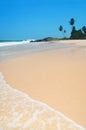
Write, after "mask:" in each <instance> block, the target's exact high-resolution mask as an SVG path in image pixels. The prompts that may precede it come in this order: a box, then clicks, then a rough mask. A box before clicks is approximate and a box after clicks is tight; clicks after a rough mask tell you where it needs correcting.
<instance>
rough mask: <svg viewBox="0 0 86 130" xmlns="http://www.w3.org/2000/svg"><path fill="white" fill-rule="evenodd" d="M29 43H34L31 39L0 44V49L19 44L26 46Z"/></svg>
mask: <svg viewBox="0 0 86 130" xmlns="http://www.w3.org/2000/svg"><path fill="white" fill-rule="evenodd" d="M30 41H34V40H33V39H31V40H25V41H18V42H17V41H16V42H0V47H4V46H13V45H21V44H26V43H30Z"/></svg>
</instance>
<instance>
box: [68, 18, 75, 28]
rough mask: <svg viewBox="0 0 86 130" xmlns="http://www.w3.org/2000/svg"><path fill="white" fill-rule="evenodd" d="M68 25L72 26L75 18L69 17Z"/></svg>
mask: <svg viewBox="0 0 86 130" xmlns="http://www.w3.org/2000/svg"><path fill="white" fill-rule="evenodd" d="M69 23H70V25H71V26H72V27H73V25H74V23H75V20H74V18H71V19H70V21H69Z"/></svg>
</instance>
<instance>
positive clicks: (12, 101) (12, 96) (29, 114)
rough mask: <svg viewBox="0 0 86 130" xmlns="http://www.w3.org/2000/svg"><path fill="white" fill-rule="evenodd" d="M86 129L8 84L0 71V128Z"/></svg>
mask: <svg viewBox="0 0 86 130" xmlns="http://www.w3.org/2000/svg"><path fill="white" fill-rule="evenodd" d="M15 129H16V130H86V129H85V128H83V127H82V126H80V125H78V124H77V123H75V122H74V121H72V120H70V119H69V118H67V117H66V116H64V115H63V114H62V113H60V112H58V111H56V110H54V109H53V108H51V107H49V106H48V105H47V104H45V103H42V102H39V101H36V100H33V99H32V98H30V97H29V96H28V95H27V94H25V93H23V92H20V91H19V90H16V89H14V88H12V87H11V86H9V85H8V84H7V83H6V81H5V80H4V79H3V76H2V73H0V130H15Z"/></svg>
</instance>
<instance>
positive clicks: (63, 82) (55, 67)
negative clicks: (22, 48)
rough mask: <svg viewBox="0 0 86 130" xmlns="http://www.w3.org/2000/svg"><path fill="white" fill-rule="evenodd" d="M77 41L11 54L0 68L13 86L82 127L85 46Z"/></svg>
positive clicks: (84, 118)
mask: <svg viewBox="0 0 86 130" xmlns="http://www.w3.org/2000/svg"><path fill="white" fill-rule="evenodd" d="M74 42H75V41H74ZM75 44H77V43H75ZM78 44H79V45H78V46H74V48H68V49H64V48H62V49H58V51H57V50H50V51H43V52H40V53H34V55H33V54H31V55H29V54H27V55H20V56H19V57H12V58H10V59H9V60H6V61H5V60H4V61H3V62H1V63H0V71H1V72H2V73H3V75H4V77H5V80H6V81H7V82H8V84H10V85H11V86H13V87H14V88H16V89H18V90H21V91H23V92H25V93H27V94H28V95H30V97H32V98H33V99H36V100H39V101H41V102H45V103H46V104H48V105H49V106H51V107H52V108H54V109H55V110H58V111H60V112H61V113H64V114H65V115H66V116H67V117H69V118H70V119H72V120H74V121H75V122H77V123H78V124H80V125H82V126H84V127H85V128H86V122H85V121H86V105H85V104H86V101H85V99H86V88H85V86H86V50H85V49H86V48H85V45H84V43H83V45H82V43H81V44H80V43H78ZM82 46H83V47H82Z"/></svg>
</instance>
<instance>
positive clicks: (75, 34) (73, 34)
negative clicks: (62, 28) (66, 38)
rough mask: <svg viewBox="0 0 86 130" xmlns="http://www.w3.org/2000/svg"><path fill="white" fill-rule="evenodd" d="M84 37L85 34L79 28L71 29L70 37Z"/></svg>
mask: <svg viewBox="0 0 86 130" xmlns="http://www.w3.org/2000/svg"><path fill="white" fill-rule="evenodd" d="M85 38H86V37H85V34H84V33H83V32H82V30H81V29H79V30H76V29H73V30H72V32H71V36H70V39H85Z"/></svg>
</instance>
